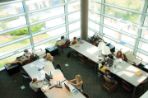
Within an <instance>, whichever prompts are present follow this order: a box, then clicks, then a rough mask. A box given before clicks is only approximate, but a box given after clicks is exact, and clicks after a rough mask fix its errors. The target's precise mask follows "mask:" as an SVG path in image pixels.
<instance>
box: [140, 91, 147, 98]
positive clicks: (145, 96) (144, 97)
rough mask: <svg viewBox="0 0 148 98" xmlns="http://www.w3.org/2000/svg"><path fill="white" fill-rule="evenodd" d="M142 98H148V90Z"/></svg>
mask: <svg viewBox="0 0 148 98" xmlns="http://www.w3.org/2000/svg"><path fill="white" fill-rule="evenodd" d="M140 98H148V90H147V91H146V92H145V93H144V94H143V95H142V96H141V97H140Z"/></svg>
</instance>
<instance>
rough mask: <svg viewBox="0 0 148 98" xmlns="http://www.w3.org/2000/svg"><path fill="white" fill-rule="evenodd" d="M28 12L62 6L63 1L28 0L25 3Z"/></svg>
mask: <svg viewBox="0 0 148 98" xmlns="http://www.w3.org/2000/svg"><path fill="white" fill-rule="evenodd" d="M26 4H27V7H28V10H29V11H34V10H39V9H43V8H52V7H56V6H58V5H61V4H64V0H29V1H26Z"/></svg>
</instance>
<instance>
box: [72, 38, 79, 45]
mask: <svg viewBox="0 0 148 98" xmlns="http://www.w3.org/2000/svg"><path fill="white" fill-rule="evenodd" d="M77 43H78V39H77V37H74V38H73V40H72V41H71V45H74V44H77Z"/></svg>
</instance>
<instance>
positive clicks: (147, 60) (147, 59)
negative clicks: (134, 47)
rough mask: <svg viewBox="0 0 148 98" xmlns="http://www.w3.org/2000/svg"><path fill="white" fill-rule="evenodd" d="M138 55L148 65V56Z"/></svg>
mask: <svg viewBox="0 0 148 98" xmlns="http://www.w3.org/2000/svg"><path fill="white" fill-rule="evenodd" d="M137 55H138V56H139V57H140V58H142V61H144V62H146V63H148V56H146V55H144V54H142V53H137Z"/></svg>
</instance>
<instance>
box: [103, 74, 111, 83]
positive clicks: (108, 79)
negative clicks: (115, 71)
mask: <svg viewBox="0 0 148 98" xmlns="http://www.w3.org/2000/svg"><path fill="white" fill-rule="evenodd" d="M103 78H104V80H105V82H108V83H111V82H112V81H111V79H110V78H108V77H107V76H105V75H104V76H103Z"/></svg>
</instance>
